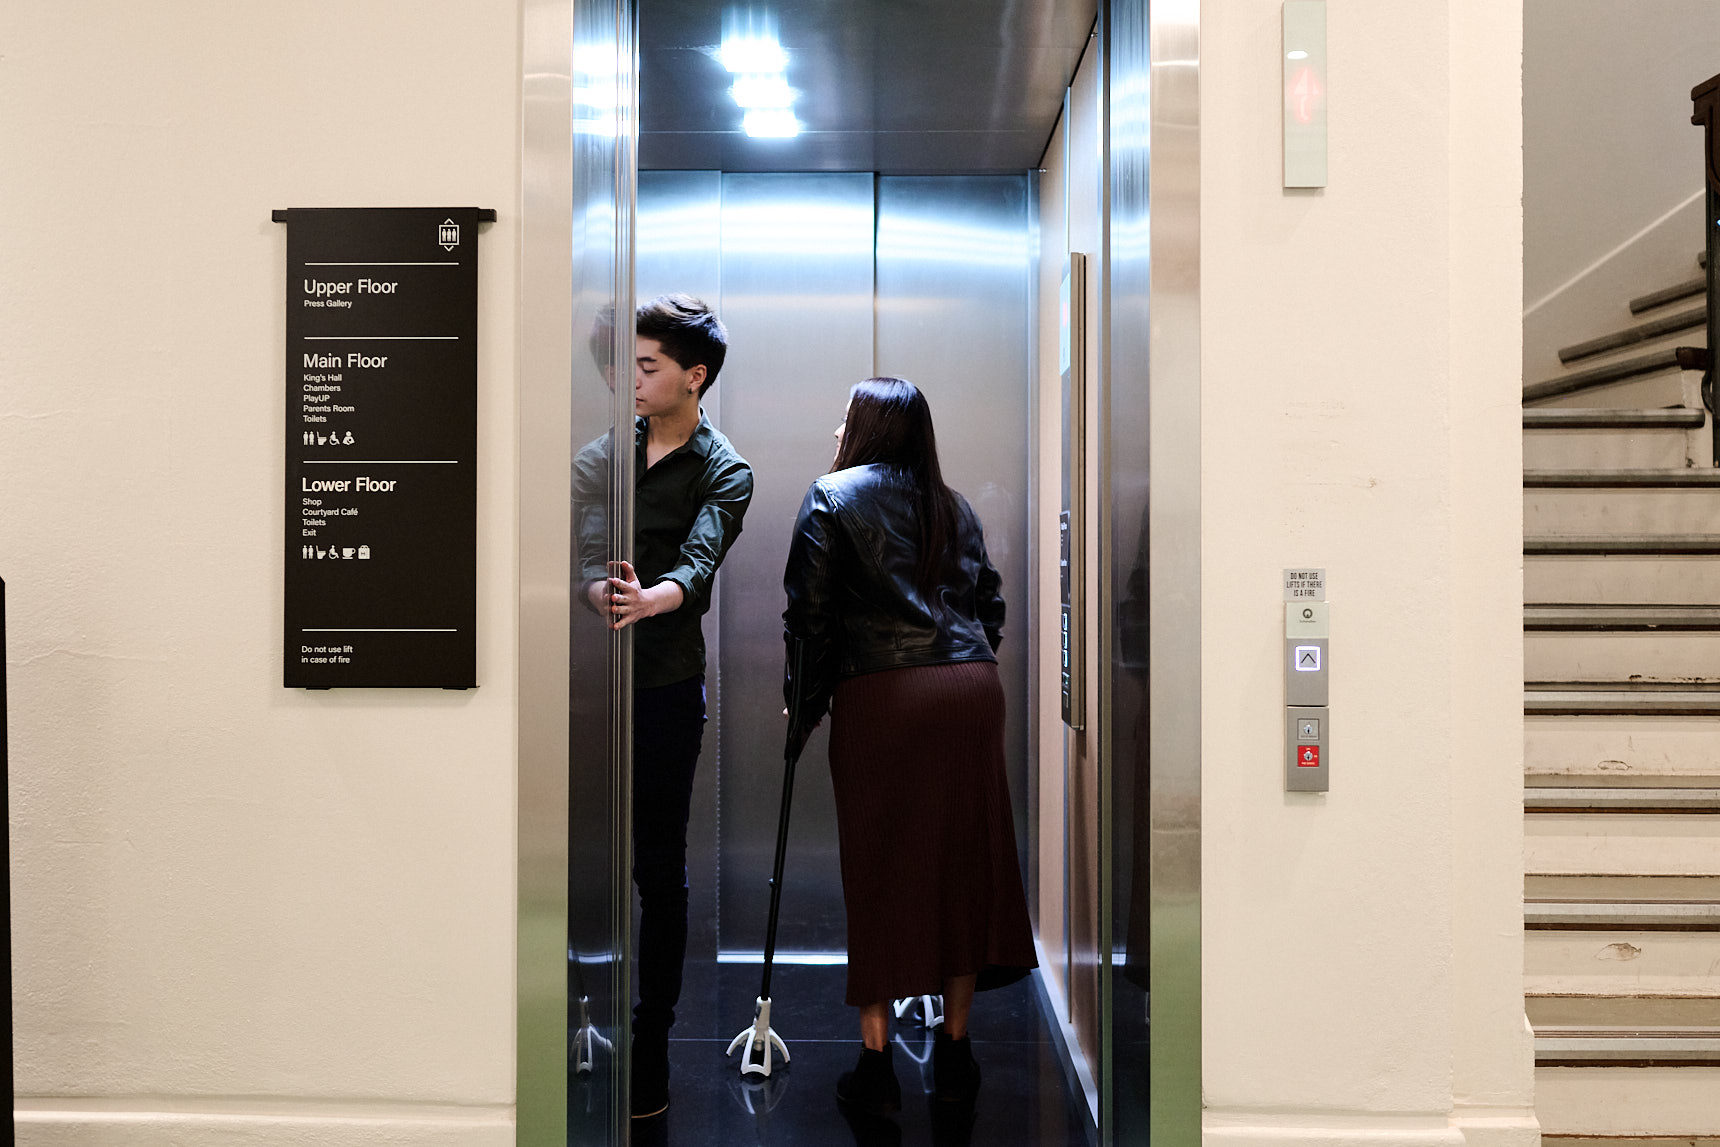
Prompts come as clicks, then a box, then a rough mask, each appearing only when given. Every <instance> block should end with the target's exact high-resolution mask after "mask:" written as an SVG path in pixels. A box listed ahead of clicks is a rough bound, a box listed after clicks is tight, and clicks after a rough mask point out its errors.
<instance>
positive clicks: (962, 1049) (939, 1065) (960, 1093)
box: [932, 1028, 979, 1103]
mask: <svg viewBox="0 0 1720 1147" xmlns="http://www.w3.org/2000/svg"><path fill="white" fill-rule="evenodd" d="M932 1087H933V1091H932V1094H933V1095H935V1096H937V1098H938V1099H939V1100H940V1101H941V1102H944V1103H972V1102H973V1101H974V1097H975V1096H977V1095H978V1094H979V1064H977V1063H975V1062H974V1058H973V1041H972V1040H970V1039H969V1038H968V1037H967V1036H963V1037H962V1038H961V1039H951V1038H950V1037H949V1036H948V1035H946V1034H945V1033H944V1029H943V1028H939V1029H938V1034H937V1037H936V1039H935V1040H934V1042H933V1043H932Z"/></svg>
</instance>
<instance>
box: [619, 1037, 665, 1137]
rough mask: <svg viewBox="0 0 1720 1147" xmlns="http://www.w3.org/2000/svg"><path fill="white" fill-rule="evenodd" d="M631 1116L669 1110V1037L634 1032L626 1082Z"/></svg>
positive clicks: (635, 1116) (644, 1117) (648, 1117)
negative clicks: (630, 1072) (628, 1076)
mask: <svg viewBox="0 0 1720 1147" xmlns="http://www.w3.org/2000/svg"><path fill="white" fill-rule="evenodd" d="M628 1103H629V1106H630V1107H631V1108H632V1114H633V1118H635V1119H650V1118H652V1117H653V1116H657V1115H661V1114H663V1112H665V1111H667V1110H668V1109H669V1036H668V1034H667V1033H664V1034H661V1035H659V1034H656V1033H643V1032H635V1033H634V1035H633V1074H632V1078H631V1079H630V1080H629V1082H628Z"/></svg>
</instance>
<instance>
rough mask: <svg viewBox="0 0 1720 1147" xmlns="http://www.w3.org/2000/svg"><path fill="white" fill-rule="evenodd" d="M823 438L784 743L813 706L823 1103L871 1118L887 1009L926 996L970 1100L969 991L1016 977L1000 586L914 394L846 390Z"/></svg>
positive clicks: (882, 1077)
mask: <svg viewBox="0 0 1720 1147" xmlns="http://www.w3.org/2000/svg"><path fill="white" fill-rule="evenodd" d="M836 437H837V451H836V462H835V466H834V467H833V468H832V470H831V472H830V473H828V474H826V475H824V476H823V477H822V478H820V479H818V480H817V481H816V482H814V483H813V484H812V488H811V489H810V490H808V491H807V493H806V499H805V501H804V502H802V503H801V507H800V517H799V520H798V521H797V522H796V524H795V531H794V540H793V543H792V545H791V547H790V549H789V557H788V569H787V572H786V573H785V575H784V577H783V583H784V587H785V588H786V589H787V591H788V609H787V610H786V611H785V612H784V613H783V621H784V625H785V628H786V631H787V632H786V639H787V640H788V642H789V643H790V647H791V649H792V646H793V643H794V642H795V641H796V640H799V641H800V642H802V643H803V646H802V665H803V676H804V678H805V680H804V681H803V682H802V685H803V692H802V700H801V706H800V709H799V713H798V717H797V720H796V723H795V725H794V727H792V728H791V729H790V730H789V736H790V737H791V738H792V739H793V740H792V743H793V744H795V745H797V746H798V745H801V744H804V743H805V740H806V737H807V736H808V735H810V733H811V732H812V729H813V727H814V726H815V725H817V724H818V722H819V720H820V719H821V718H822V717H823V715H824V713H825V711H826V709H828V710H829V712H830V714H831V730H830V773H831V779H832V782H833V787H834V791H835V796H836V821H837V830H838V834H839V837H840V844H841V853H842V891H843V897H844V900H845V901H846V905H847V912H848V993H847V1001H848V1003H849V1004H850V1005H853V1006H856V1007H858V1008H859V1009H860V1036H861V1040H862V1043H863V1044H864V1047H863V1048H862V1050H861V1052H860V1061H859V1063H858V1064H857V1065H856V1067H855V1069H854V1070H853V1071H851V1072H847V1073H846V1074H844V1075H843V1076H842V1078H841V1080H840V1081H839V1082H838V1084H837V1087H836V1094H837V1098H838V1099H839V1100H841V1101H842V1103H843V1104H844V1105H846V1106H847V1107H849V1108H851V1109H853V1110H856V1111H859V1112H862V1113H865V1114H872V1115H878V1114H887V1113H891V1112H894V1111H897V1110H899V1109H900V1106H901V1089H900V1087H899V1086H898V1084H897V1082H896V1075H895V1070H894V1068H893V1066H892V1064H891V1059H890V1051H889V1045H888V1043H887V1042H886V1041H887V1038H888V1035H889V1014H890V1012H889V1009H890V1002H891V1001H892V1000H893V999H897V998H900V997H903V996H917V995H922V994H929V993H936V992H942V993H943V996H944V1023H943V1027H942V1029H941V1030H940V1031H939V1032H938V1033H937V1042H936V1044H935V1045H934V1052H933V1072H934V1076H935V1079H936V1093H937V1097H938V1098H939V1099H940V1100H946V1101H950V1102H957V1103H960V1102H969V1101H971V1100H972V1099H973V1097H974V1095H975V1094H976V1093H977V1091H978V1089H979V1068H978V1066H977V1065H976V1064H975V1063H974V1059H973V1053H972V1048H971V1046H970V1043H969V1040H968V1031H967V1023H968V1010H969V1007H970V1006H971V1004H972V1002H973V995H974V991H975V990H976V988H977V989H980V990H983V989H985V988H991V987H1001V986H1003V985H1004V984H1009V983H1013V982H1015V981H1016V980H1019V979H1020V978H1021V977H1022V976H1024V975H1026V974H1027V971H1028V969H1030V968H1032V967H1033V966H1034V963H1035V960H1034V955H1033V934H1032V926H1031V925H1030V924H1029V922H1028V918H1027V900H1026V897H1025V896H1024V894H1023V892H1022V888H1021V876H1020V867H1019V863H1018V861H1017V858H1016V851H1015V824H1014V819H1013V817H1012V816H1011V814H1010V807H1009V787H1008V783H1007V781H1006V779H1005V775H1004V762H1003V688H1002V686H1001V685H1000V683H999V681H998V676H997V657H996V654H995V650H996V649H997V645H998V642H999V641H1000V640H1001V639H1002V636H1003V632H1002V630H1003V599H1002V598H1001V597H1000V596H998V588H999V584H1000V581H1001V579H1000V578H999V577H998V573H997V570H996V569H994V568H993V567H992V564H991V562H990V560H989V559H988V558H987V557H986V552H985V538H984V535H983V533H982V531H981V529H980V524H979V518H978V517H977V516H976V515H975V514H974V512H973V508H972V507H971V506H969V505H968V503H967V500H966V499H964V498H963V497H962V496H961V495H960V494H957V493H956V492H955V491H953V490H951V489H950V488H949V487H948V486H946V485H944V480H943V476H942V474H941V472H940V471H939V468H938V449H937V441H936V438H935V437H934V435H933V432H932V413H931V409H930V407H928V406H927V405H926V399H925V396H924V395H922V394H921V393H920V391H919V389H918V388H917V387H915V386H914V384H913V383H911V382H907V381H905V380H904V379H900V378H869V379H867V380H866V381H864V382H861V383H858V384H857V385H855V387H854V388H853V390H852V391H851V392H850V393H849V398H848V413H847V417H846V419H845V421H844V422H843V424H842V425H841V426H840V427H838V428H837V431H836ZM791 665H792V661H791ZM794 684H795V683H794V682H793V681H788V682H787V683H786V684H785V687H784V691H785V692H786V693H789V694H791V695H792V691H793V686H794Z"/></svg>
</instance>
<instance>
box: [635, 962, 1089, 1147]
mask: <svg viewBox="0 0 1720 1147" xmlns="http://www.w3.org/2000/svg"><path fill="white" fill-rule="evenodd" d="M760 971H761V969H760V968H759V966H758V965H757V964H717V963H716V962H714V961H698V962H695V961H691V960H689V961H688V964H687V977H686V984H685V987H684V988H683V990H682V1006H681V1008H680V1009H679V1018H678V1021H677V1023H676V1024H675V1028H674V1032H673V1038H672V1040H671V1041H670V1045H669V1058H670V1065H671V1076H672V1081H671V1084H670V1095H671V1101H670V1105H669V1110H668V1111H667V1112H666V1113H665V1114H664V1115H662V1116H660V1117H658V1118H657V1119H654V1120H650V1121H640V1122H636V1123H635V1124H634V1126H633V1142H634V1144H636V1145H637V1147H737V1145H742V1144H759V1145H761V1147H789V1145H793V1147H827V1145H829V1147H836V1145H841V1144H846V1143H854V1144H858V1145H864V1147H873V1145H889V1147H894V1145H895V1144H903V1145H904V1147H907V1145H915V1147H918V1145H928V1144H935V1145H938V1147H944V1145H960V1144H984V1145H986V1147H1065V1145H1067V1147H1085V1144H1086V1143H1087V1133H1086V1131H1085V1121H1084V1119H1083V1114H1082V1110H1081V1108H1080V1107H1078V1106H1077V1105H1076V1103H1077V1101H1076V1100H1074V1099H1073V1098H1072V1097H1071V1096H1070V1094H1069V1089H1068V1087H1067V1086H1066V1084H1065V1082H1064V1075H1063V1068H1062V1066H1061V1064H1060V1063H1059V1061H1058V1059H1057V1053H1056V1051H1055V1049H1054V1048H1053V1045H1052V1043H1051V1038H1052V1037H1051V1032H1050V1029H1049V1028H1048V1027H1047V1026H1046V1023H1045V1020H1044V1018H1043V1016H1042V1015H1041V1013H1040V1009H1039V1004H1038V1001H1037V999H1036V997H1035V988H1034V986H1033V981H1032V980H1031V979H1028V980H1023V981H1021V982H1020V983H1017V984H1014V985H1011V986H1010V987H1007V988H999V989H997V990H996V991H991V992H983V993H981V994H980V995H979V996H978V997H977V998H976V999H975V1001H974V1010H973V1018H972V1020H971V1021H970V1023H969V1028H970V1031H971V1034H972V1037H973V1043H974V1055H975V1058H976V1059H978V1060H979V1064H980V1070H981V1072H982V1073H983V1076H984V1080H983V1084H982V1086H981V1088H980V1096H979V1101H978V1103H977V1104H976V1105H975V1107H974V1109H973V1111H972V1112H971V1114H969V1113H966V1112H949V1111H944V1110H942V1109H943V1108H945V1107H947V1106H948V1105H946V1104H938V1103H936V1102H935V1101H934V1100H933V1099H932V1097H931V1090H932V1067H931V1040H932V1037H931V1033H930V1032H929V1031H927V1030H926V1029H924V1028H922V1027H920V1026H919V1025H918V1024H916V1023H914V1022H911V1021H908V1020H904V1021H896V1022H895V1023H894V1025H893V1028H892V1035H893V1037H894V1038H893V1043H892V1046H893V1047H894V1049H895V1052H894V1059H895V1066H896V1078H897V1079H898V1080H900V1081H901V1084H902V1113H901V1114H900V1115H898V1116H896V1117H894V1118H893V1119H891V1120H889V1121H888V1122H878V1123H875V1124H872V1125H866V1124H860V1123H851V1122H850V1121H849V1120H848V1119H846V1118H845V1117H844V1115H843V1113H842V1112H841V1110H840V1109H838V1107H837V1104H836V1092H835V1089H836V1077H837V1076H838V1075H840V1074H841V1073H842V1072H844V1071H847V1070H849V1069H851V1068H852V1067H853V1066H854V1061H855V1059H856V1058H857V1057H858V1056H859V1053H860V1037H859V1027H858V1020H857V1018H856V1013H855V1011H854V1009H853V1008H850V1007H848V1006H846V1005H845V1004H843V1002H842V992H843V983H844V978H845V976H846V969H844V968H842V967H828V966H826V967H819V966H802V965H784V966H779V967H778V968H777V969H776V970H775V973H774V975H773V977H772V981H771V1006H772V1017H771V1018H772V1026H773V1027H774V1028H775V1029H776V1031H777V1034H778V1035H780V1036H782V1038H783V1039H784V1040H785V1041H786V1042H787V1043H788V1048H789V1052H790V1054H791V1055H793V1057H794V1059H793V1062H792V1063H791V1064H790V1065H789V1066H788V1067H786V1068H784V1067H782V1066H780V1065H779V1066H778V1067H777V1068H776V1070H775V1071H774V1072H773V1073H772V1075H771V1076H770V1078H769V1079H768V1080H767V1081H766V1082H764V1083H762V1084H754V1083H746V1082H743V1081H742V1079H741V1075H740V1067H739V1063H740V1058H739V1053H737V1054H736V1055H735V1056H733V1057H726V1056H725V1055H724V1051H725V1050H726V1049H727V1047H728V1045H729V1041H730V1040H731V1039H733V1038H734V1036H735V1033H737V1032H738V1031H740V1030H741V1029H742V1028H743V1027H745V1026H746V1025H747V1024H748V1023H750V1022H751V1020H752V1007H753V1000H754V999H755V998H757V996H758V988H759V974H760ZM916 1061H924V1062H923V1066H922V1064H921V1063H920V1062H916Z"/></svg>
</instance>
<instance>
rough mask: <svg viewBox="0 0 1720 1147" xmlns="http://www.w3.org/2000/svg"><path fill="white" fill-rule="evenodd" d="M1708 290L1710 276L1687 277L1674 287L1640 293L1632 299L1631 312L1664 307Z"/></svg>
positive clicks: (1634, 313)
mask: <svg viewBox="0 0 1720 1147" xmlns="http://www.w3.org/2000/svg"><path fill="white" fill-rule="evenodd" d="M1707 290H1708V276H1707V275H1698V276H1696V277H1695V278H1694V279H1686V280H1685V281H1684V282H1682V283H1679V284H1678V285H1677V286H1674V287H1662V288H1661V289H1660V290H1658V291H1650V292H1649V293H1648V294H1646V295H1638V296H1637V297H1636V298H1634V299H1632V300H1631V301H1630V313H1631V314H1633V315H1640V314H1642V313H1643V312H1644V311H1652V310H1654V309H1655V308H1656V307H1664V306H1665V305H1666V304H1668V303H1676V302H1678V301H1679V300H1680V299H1689V298H1694V297H1695V296H1697V295H1700V294H1702V293H1704V292H1705V291H1707Z"/></svg>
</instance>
